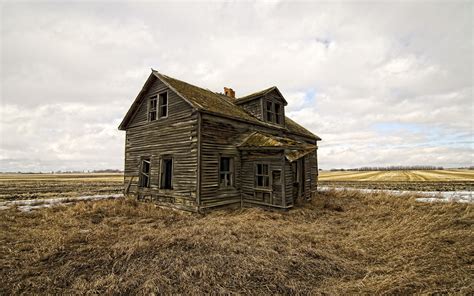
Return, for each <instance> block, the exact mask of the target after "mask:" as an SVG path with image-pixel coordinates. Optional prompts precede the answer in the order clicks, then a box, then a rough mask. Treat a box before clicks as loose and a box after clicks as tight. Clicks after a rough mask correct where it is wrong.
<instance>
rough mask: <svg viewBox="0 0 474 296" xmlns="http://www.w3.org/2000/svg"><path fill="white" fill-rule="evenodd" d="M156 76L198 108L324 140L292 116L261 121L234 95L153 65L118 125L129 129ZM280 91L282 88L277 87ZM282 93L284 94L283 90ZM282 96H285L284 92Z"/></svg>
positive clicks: (120, 127) (122, 128)
mask: <svg viewBox="0 0 474 296" xmlns="http://www.w3.org/2000/svg"><path fill="white" fill-rule="evenodd" d="M154 79H160V80H161V81H162V82H163V83H164V84H166V85H167V86H168V87H169V88H170V89H171V90H173V91H174V92H175V93H176V94H177V95H178V96H180V97H181V98H182V99H183V100H184V101H186V102H187V103H188V104H190V105H191V107H193V108H194V109H196V110H199V111H202V112H207V113H210V114H215V115H219V116H224V117H227V118H232V119H235V120H240V121H245V122H249V123H253V124H258V125H261V126H266V127H270V128H273V129H279V130H286V131H289V132H290V133H294V134H298V135H301V136H305V137H309V138H312V139H315V140H318V141H319V140H321V139H320V138H319V137H318V136H316V135H315V134H313V133H311V132H310V131H308V130H307V129H305V128H304V127H302V126H301V125H299V124H297V123H296V122H294V121H293V120H291V119H289V118H288V117H285V124H286V128H285V127H281V126H277V125H274V124H271V123H267V122H265V121H262V120H260V119H258V118H256V117H254V116H253V115H251V114H250V113H248V112H247V111H245V110H244V109H243V108H242V107H240V106H238V105H237V104H236V102H235V100H234V99H231V98H229V97H227V96H225V95H221V94H218V93H215V92H213V91H211V90H208V89H204V88H201V87H198V86H195V85H192V84H189V83H187V82H184V81H181V80H178V79H175V78H172V77H169V76H167V75H164V74H161V73H159V72H158V71H156V70H153V69H152V73H151V74H150V76H149V77H148V79H147V81H146V82H145V85H144V86H143V88H142V90H141V91H140V93H139V94H138V96H137V98H136V99H135V101H134V102H133V104H132V106H131V107H130V109H129V110H128V112H127V114H126V115H125V118H124V119H123V120H122V123H121V124H120V126H119V129H121V130H124V129H126V127H127V125H128V123H129V122H130V120H131V119H132V118H133V116H134V114H135V111H136V110H137V109H138V107H139V105H140V102H141V99H142V97H143V95H144V93H145V92H146V91H147V90H148V88H149V86H150V85H151V84H152V82H153V81H154ZM267 90H269V91H272V90H277V91H278V89H277V88H276V87H273V88H270V89H267ZM278 92H279V91H278ZM280 95H281V94H280ZM282 97H283V96H282Z"/></svg>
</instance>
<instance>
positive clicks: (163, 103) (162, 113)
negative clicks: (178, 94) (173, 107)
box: [159, 92, 168, 118]
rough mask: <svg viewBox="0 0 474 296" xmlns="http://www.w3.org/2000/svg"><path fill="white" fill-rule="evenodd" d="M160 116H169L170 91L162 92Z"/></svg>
mask: <svg viewBox="0 0 474 296" xmlns="http://www.w3.org/2000/svg"><path fill="white" fill-rule="evenodd" d="M159 97H160V118H161V117H167V116H168V93H167V92H164V93H161V94H160V96H159Z"/></svg>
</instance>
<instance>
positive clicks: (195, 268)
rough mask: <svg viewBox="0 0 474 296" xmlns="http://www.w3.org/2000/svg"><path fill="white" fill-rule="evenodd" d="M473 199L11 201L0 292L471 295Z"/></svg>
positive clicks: (327, 195) (327, 196) (0, 251)
mask: <svg viewBox="0 0 474 296" xmlns="http://www.w3.org/2000/svg"><path fill="white" fill-rule="evenodd" d="M472 209H473V207H472V205H469V204H455V203H450V204H422V203H417V202H415V200H414V197H413V196H408V195H406V196H402V197H396V198H394V197H392V196H389V195H387V194H386V193H382V192H379V193H372V194H362V193H358V192H354V191H352V192H351V191H340V192H339V191H338V192H336V191H328V192H324V193H319V194H317V195H316V196H315V197H314V198H313V201H312V202H310V203H306V204H304V205H301V206H298V207H296V208H295V209H293V210H291V211H289V212H273V211H264V210H261V209H243V210H234V211H227V210H220V211H215V212H212V213H210V214H208V215H206V216H199V215H194V214H188V213H183V212H178V211H173V210H170V209H162V208H159V207H156V206H155V205H153V204H150V203H139V202H136V201H132V200H123V199H122V200H114V201H111V200H109V201H99V202H89V203H84V202H81V203H77V204H75V205H73V206H70V207H61V208H51V209H42V210H38V211H35V212H32V213H22V212H19V211H16V210H14V209H11V210H6V211H2V212H0V215H1V218H0V223H1V227H2V230H3V231H2V233H1V241H2V245H1V248H0V258H1V259H0V262H1V265H2V269H1V271H0V277H1V281H2V283H1V285H0V286H1V287H0V289H1V290H0V293H1V294H17V293H27V294H37V293H39V294H43V293H52V294H57V293H66V294H69V293H86V292H88V293H122V294H127V293H133V294H135V293H143V294H148V293H182V294H202V293H210V292H213V293H242V294H297V293H311V294H324V293H329V294H354V293H362V294H412V293H415V294H431V293H452V294H472V293H474V288H473V277H472V264H473V255H474V254H473V249H472V225H473V223H474V215H473V212H472Z"/></svg>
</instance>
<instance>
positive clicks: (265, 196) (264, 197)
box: [255, 191, 271, 203]
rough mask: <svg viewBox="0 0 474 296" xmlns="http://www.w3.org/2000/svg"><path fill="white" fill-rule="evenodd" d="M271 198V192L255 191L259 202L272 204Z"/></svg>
mask: <svg viewBox="0 0 474 296" xmlns="http://www.w3.org/2000/svg"><path fill="white" fill-rule="evenodd" d="M270 197H271V195H270V192H264V191H255V199H257V200H258V201H262V202H266V203H271V201H270Z"/></svg>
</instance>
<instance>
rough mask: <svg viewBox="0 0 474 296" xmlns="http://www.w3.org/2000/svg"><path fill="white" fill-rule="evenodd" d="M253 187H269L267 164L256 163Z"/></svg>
mask: <svg viewBox="0 0 474 296" xmlns="http://www.w3.org/2000/svg"><path fill="white" fill-rule="evenodd" d="M255 185H256V186H257V187H269V186H270V176H269V175H268V164H263V163H258V164H257V165H256V169H255Z"/></svg>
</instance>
